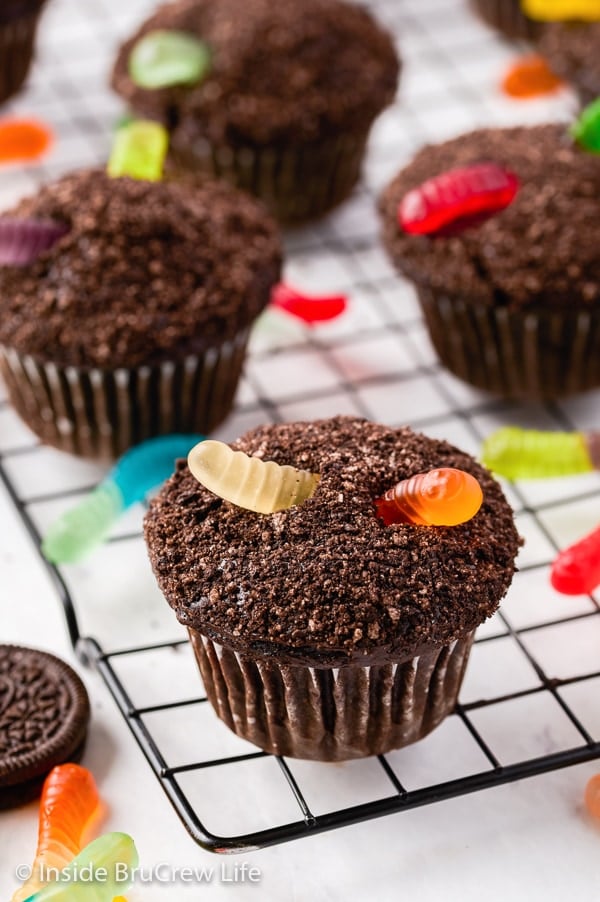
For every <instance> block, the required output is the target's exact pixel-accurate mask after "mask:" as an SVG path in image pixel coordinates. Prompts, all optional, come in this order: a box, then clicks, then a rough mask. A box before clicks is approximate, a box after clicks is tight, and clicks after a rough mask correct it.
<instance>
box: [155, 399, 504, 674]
mask: <svg viewBox="0 0 600 902" xmlns="http://www.w3.org/2000/svg"><path fill="white" fill-rule="evenodd" d="M232 447H233V448H234V449H236V450H241V451H245V452H246V453H248V454H251V455H254V456H257V457H260V458H263V459H264V460H274V461H276V462H277V463H280V464H289V465H291V466H296V467H299V468H302V469H307V470H310V471H311V472H315V473H320V475H321V479H320V482H319V485H318V487H317V490H316V492H315V494H314V495H313V496H312V498H310V499H309V500H308V501H306V502H304V503H303V504H301V505H298V506H296V507H293V508H291V509H290V510H287V511H280V512H278V513H275V514H271V515H267V516H264V515H260V514H254V513H251V512H249V511H247V510H242V509H240V508H237V507H235V506H234V505H232V504H230V503H228V502H225V501H222V500H220V499H218V498H216V497H215V495H213V494H211V493H210V492H209V491H207V490H206V489H204V488H203V486H202V485H200V483H198V482H197V481H196V479H195V478H194V477H193V476H192V474H191V473H190V471H189V469H188V467H187V465H186V464H185V463H184V462H180V463H179V465H178V468H177V470H176V472H175V474H174V475H173V476H172V478H171V479H170V480H169V481H168V482H167V483H166V485H165V486H164V488H163V489H162V491H161V492H160V494H159V495H158V496H157V497H156V498H155V499H154V501H153V502H152V504H151V506H150V510H149V512H148V514H147V516H146V520H145V534H146V540H147V544H148V549H149V555H150V560H151V562H152V566H153V569H154V572H155V574H156V577H157V580H158V583H159V585H160V588H161V589H162V591H163V593H164V594H165V596H166V598H167V601H168V602H169V604H170V605H171V607H172V608H173V609H174V611H175V613H176V615H177V617H178V619H179V620H180V622H181V623H182V624H184V625H185V626H189V627H193V628H195V629H197V630H199V631H201V632H202V633H204V634H206V635H207V636H209V637H210V638H212V639H214V640H215V641H217V642H222V643H224V644H225V645H227V646H228V647H230V648H233V649H235V650H237V651H239V652H242V653H244V654H247V655H259V656H262V657H265V656H267V657H268V656H270V655H274V656H276V657H277V660H278V662H279V663H285V662H291V663H293V662H297V663H300V662H303V663H308V664H310V665H312V666H319V665H321V666H335V665H339V664H344V663H349V662H350V661H354V662H355V661H356V660H360V661H361V663H364V664H368V663H374V664H378V663H384V662H386V661H389V660H402V659H405V658H410V657H412V656H413V655H414V654H415V653H418V652H419V650H420V649H424V648H431V646H440V645H444V644H446V643H448V642H450V641H452V640H453V639H456V638H458V637H462V636H465V635H467V634H468V633H469V632H470V631H471V630H472V629H474V628H475V627H476V626H478V625H479V624H480V623H482V622H483V621H484V620H485V619H486V618H487V617H489V616H490V615H491V614H493V613H494V611H495V610H496V608H497V606H498V604H499V602H500V599H501V598H502V597H503V595H504V594H505V592H506V590H507V589H508V586H509V585H510V582H511V579H512V576H513V573H514V570H515V567H514V558H515V556H516V554H517V551H518V547H519V542H520V540H519V536H518V534H517V532H516V529H515V526H514V522H513V517H512V511H511V508H510V506H509V505H508V503H507V501H506V500H505V498H504V496H503V494H502V491H501V489H500V487H499V485H498V484H497V483H496V482H495V481H494V479H493V478H492V477H491V475H490V474H489V473H488V471H487V470H485V469H484V468H483V467H481V466H480V465H479V464H478V463H476V461H475V460H474V459H473V458H472V457H470V456H469V455H468V454H465V453H463V452H461V451H458V450H457V449H456V448H454V447H452V446H451V445H449V444H448V443H446V442H443V441H437V440H433V439H429V438H427V437H426V436H423V435H420V434H418V433H414V432H412V430H411V429H409V428H407V427H405V428H401V429H391V428H388V427H385V426H379V425H376V424H373V423H370V422H368V421H367V420H362V419H356V418H353V417H336V418H333V419H330V420H320V421H315V422H313V423H288V424H283V425H267V426H263V427H261V428H259V429H255V430H252V431H251V432H249V433H247V434H246V435H245V436H243V437H242V438H240V439H239V440H238V441H236V442H235V443H233V445H232ZM435 467H457V468H460V469H464V470H466V471H467V472H469V473H472V474H473V476H475V477H476V478H477V479H478V480H479V482H480V484H481V486H482V489H483V493H484V502H483V506H482V508H481V509H480V511H479V512H478V513H477V515H476V516H475V517H474V518H473V519H472V520H470V521H469V522H467V523H465V524H463V525H461V526H456V527H451V528H444V527H417V526H412V525H405V524H397V525H393V526H389V527H386V526H384V524H383V523H382V521H381V520H379V519H378V518H377V516H376V514H375V507H374V499H375V498H377V497H378V496H379V495H381V494H382V493H383V492H384V491H385V490H386V489H388V488H390V487H391V486H393V485H394V484H395V483H396V482H398V481H399V480H401V479H406V478H408V477H409V476H413V475H415V474H416V473H422V472H426V471H427V470H431V469H433V468H435Z"/></svg>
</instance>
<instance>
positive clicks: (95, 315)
mask: <svg viewBox="0 0 600 902" xmlns="http://www.w3.org/2000/svg"><path fill="white" fill-rule="evenodd" d="M4 215H5V216H6V217H8V218H11V219H27V218H35V219H40V220H49V219H50V220H55V221H57V222H60V223H64V224H66V225H67V226H68V228H69V231H68V232H67V234H66V235H64V237H62V238H61V239H60V240H59V241H58V242H57V243H56V244H54V245H53V247H51V248H50V250H48V251H46V252H45V253H43V254H41V256H40V257H39V258H38V259H37V260H36V261H35V262H34V263H32V264H29V265H27V266H18V267H16V266H0V343H2V344H4V345H6V346H8V347H12V348H15V349H16V350H17V351H19V352H20V353H22V354H30V355H32V356H33V357H34V358H36V359H39V360H42V361H51V362H54V363H56V364H57V365H61V366H69V365H74V366H83V367H86V366H91V367H100V368H110V369H112V368H114V367H119V366H124V367H135V366H138V365H141V364H153V363H158V362H160V361H162V360H164V359H169V358H171V357H172V356H173V353H174V352H175V353H176V354H177V356H178V357H181V356H184V355H187V354H194V353H198V352H201V351H202V350H203V349H204V348H206V347H210V346H211V345H215V344H220V343H222V342H223V341H224V340H226V339H228V338H231V337H232V336H233V335H234V334H235V333H236V332H237V331H238V330H240V329H243V328H245V327H246V326H247V325H249V324H250V323H251V322H252V320H253V319H254V318H255V317H256V316H257V315H258V314H259V313H260V311H261V310H262V309H263V307H264V306H265V305H266V304H267V302H268V301H269V297H270V292H271V288H272V286H273V285H274V284H275V283H276V282H277V281H278V279H279V274H280V265H281V249H280V241H279V236H278V232H277V229H276V226H275V224H274V223H273V222H272V220H271V219H270V218H269V217H268V216H267V214H266V212H265V211H264V209H263V207H262V206H261V205H260V204H259V203H258V202H257V201H255V200H253V199H251V198H249V197H247V196H246V195H243V194H241V193H239V192H236V191H234V190H233V189H232V188H229V187H227V186H225V185H221V184H217V183H209V182H207V183H205V184H203V185H201V186H199V187H195V188H191V187H189V186H181V185H177V184H173V183H160V182H158V183H156V182H152V183H151V182H143V181H137V180H134V179H130V178H119V179H114V178H109V177H108V176H107V175H106V174H105V173H104V172H103V171H101V170H86V171H82V172H77V173H75V174H73V175H68V176H66V177H65V178H63V179H61V180H60V181H57V182H55V183H53V184H50V185H47V186H45V187H44V188H42V189H41V190H40V191H39V192H38V194H36V195H35V196H34V197H31V198H29V199H27V200H24V201H21V203H20V204H18V206H16V207H15V208H14V209H13V210H10V211H8V212H6V213H5V214H4Z"/></svg>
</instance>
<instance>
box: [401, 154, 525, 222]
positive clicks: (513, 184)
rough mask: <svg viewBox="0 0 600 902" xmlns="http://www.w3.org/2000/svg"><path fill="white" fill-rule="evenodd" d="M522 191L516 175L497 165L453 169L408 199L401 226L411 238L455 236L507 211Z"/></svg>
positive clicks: (430, 181) (409, 194)
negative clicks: (456, 233)
mask: <svg viewBox="0 0 600 902" xmlns="http://www.w3.org/2000/svg"><path fill="white" fill-rule="evenodd" d="M518 190H519V180H518V179H517V177H516V175H515V174H514V173H512V172H509V171H508V170H506V169H502V168H501V167H500V166H497V165H496V164H495V163H479V164H477V165H474V166H468V167H466V168H463V169H450V170H448V172H443V173H442V174H441V175H436V176H435V177H434V178H431V179H428V180H427V181H426V182H423V183H422V184H421V185H419V186H418V187H417V188H413V190H412V191H409V192H408V194H406V195H405V196H404V198H403V199H402V201H401V202H400V206H399V207H398V222H399V224H400V226H401V228H403V229H404V231H405V232H408V233H409V234H411V235H444V234H454V233H455V232H458V231H462V230H463V229H466V228H468V227H469V226H472V225H475V224H478V223H480V222H482V221H484V220H485V219H489V217H490V216H493V215H494V214H495V213H499V212H500V211H501V210H504V208H505V207H508V205H509V204H510V203H512V201H513V200H514V198H515V196H516V194H517V191H518Z"/></svg>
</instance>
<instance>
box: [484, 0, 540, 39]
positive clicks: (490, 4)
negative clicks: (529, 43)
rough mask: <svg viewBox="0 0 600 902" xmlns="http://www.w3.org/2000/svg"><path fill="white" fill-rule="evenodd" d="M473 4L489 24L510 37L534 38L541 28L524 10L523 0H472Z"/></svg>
mask: <svg viewBox="0 0 600 902" xmlns="http://www.w3.org/2000/svg"><path fill="white" fill-rule="evenodd" d="M471 6H472V7H473V9H474V10H475V12H476V13H477V14H478V15H479V16H480V17H481V18H482V19H483V21H484V22H485V23H486V24H487V25H491V26H492V28H497V29H498V31H501V32H502V34H504V35H506V37H508V38H525V39H526V40H532V39H533V38H535V37H536V36H537V35H538V34H539V33H540V30H541V24H540V23H539V22H534V21H533V19H530V18H529V17H528V16H526V15H525V13H524V12H523V10H522V7H521V0H471Z"/></svg>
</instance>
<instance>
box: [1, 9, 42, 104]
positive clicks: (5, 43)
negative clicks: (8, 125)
mask: <svg viewBox="0 0 600 902" xmlns="http://www.w3.org/2000/svg"><path fill="white" fill-rule="evenodd" d="M44 3H45V0H2V3H1V4H0V103H2V102H3V101H4V100H8V98H9V97H12V95H13V94H16V93H17V91H18V90H19V89H20V88H21V86H22V85H23V82H24V81H25V79H26V78H27V73H28V72H29V67H30V65H31V60H32V58H33V50H34V44H35V35H36V31H37V26H38V21H39V18H40V14H41V12H42V8H43V6H44Z"/></svg>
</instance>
